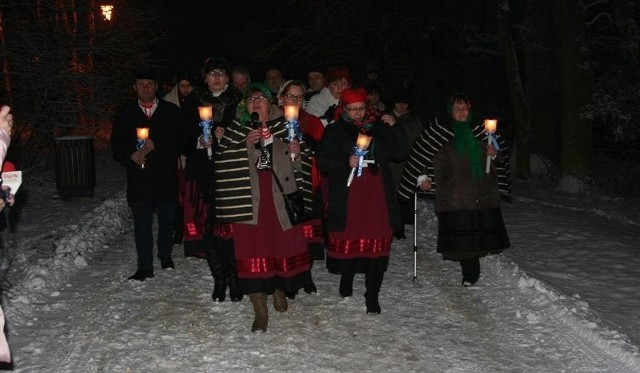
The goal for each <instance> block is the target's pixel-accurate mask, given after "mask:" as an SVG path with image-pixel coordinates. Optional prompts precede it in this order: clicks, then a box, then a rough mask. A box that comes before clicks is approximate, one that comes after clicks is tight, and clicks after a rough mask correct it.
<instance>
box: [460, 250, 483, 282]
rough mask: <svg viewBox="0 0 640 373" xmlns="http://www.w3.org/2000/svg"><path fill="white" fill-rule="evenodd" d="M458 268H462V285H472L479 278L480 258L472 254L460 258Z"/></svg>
mask: <svg viewBox="0 0 640 373" xmlns="http://www.w3.org/2000/svg"><path fill="white" fill-rule="evenodd" d="M460 268H461V269H462V286H464V287H470V286H474V285H475V284H476V282H478V279H479V278H480V258H478V257H477V256H474V257H473V258H468V259H462V260H460Z"/></svg>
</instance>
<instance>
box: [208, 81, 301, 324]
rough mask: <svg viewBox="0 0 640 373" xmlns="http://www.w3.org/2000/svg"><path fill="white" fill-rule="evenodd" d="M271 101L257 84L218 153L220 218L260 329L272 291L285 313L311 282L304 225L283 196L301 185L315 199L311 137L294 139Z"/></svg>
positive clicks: (278, 307)
mask: <svg viewBox="0 0 640 373" xmlns="http://www.w3.org/2000/svg"><path fill="white" fill-rule="evenodd" d="M272 100H273V98H272V96H271V92H270V91H269V88H268V87H267V86H266V85H264V84H259V83H253V84H251V85H250V86H249V88H248V90H247V95H246V98H245V102H246V109H247V113H244V114H247V115H241V118H245V119H244V120H238V121H234V122H233V123H231V124H229V125H228V127H227V130H226V132H225V136H224V139H223V141H222V142H221V144H220V147H219V150H218V152H217V153H216V155H215V156H214V162H215V180H214V182H215V213H216V219H217V222H218V224H227V225H229V227H228V229H227V230H228V231H231V232H232V234H233V241H234V246H235V255H236V263H237V267H238V282H239V287H240V289H241V290H242V292H243V293H244V294H249V298H250V299H251V303H252V304H253V308H254V313H255V318H254V321H253V324H252V326H251V330H252V331H253V332H256V331H266V329H267V325H268V320H269V318H268V312H267V296H268V295H269V294H273V306H274V308H275V310H276V311H278V312H285V311H286V310H287V308H288V304H287V298H286V296H285V292H288V291H296V290H298V289H300V288H302V287H303V286H304V285H306V284H308V283H309V282H310V280H311V272H310V260H309V252H308V250H307V245H306V241H305V238H304V233H303V227H302V225H301V224H298V225H295V226H292V224H291V222H290V221H289V217H288V214H287V212H286V208H285V203H284V197H283V193H284V194H290V193H293V192H296V191H298V190H299V189H300V190H302V192H303V195H304V198H305V201H307V202H310V201H311V190H310V185H311V182H310V168H311V164H310V162H309V156H308V151H307V148H306V145H305V144H304V141H297V140H294V141H289V140H288V131H287V128H286V122H285V120H284V118H282V117H280V118H278V119H275V120H269V107H270V105H271V102H272ZM290 153H294V154H296V157H295V159H294V160H293V161H292V160H291V158H290V156H289V154H290ZM279 185H281V187H282V189H283V192H281V191H280V187H279Z"/></svg>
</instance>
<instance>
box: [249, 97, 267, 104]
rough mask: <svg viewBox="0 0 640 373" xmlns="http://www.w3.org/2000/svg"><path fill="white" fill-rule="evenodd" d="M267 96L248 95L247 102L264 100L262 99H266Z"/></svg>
mask: <svg viewBox="0 0 640 373" xmlns="http://www.w3.org/2000/svg"><path fill="white" fill-rule="evenodd" d="M266 100H268V99H267V96H263V95H258V96H251V97H247V100H246V101H247V103H249V104H250V103H253V102H262V101H266Z"/></svg>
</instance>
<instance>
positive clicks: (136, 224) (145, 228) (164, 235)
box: [129, 202, 177, 271]
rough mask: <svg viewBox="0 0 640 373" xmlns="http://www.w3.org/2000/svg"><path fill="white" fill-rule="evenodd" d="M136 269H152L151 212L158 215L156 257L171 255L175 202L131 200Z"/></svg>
mask: <svg viewBox="0 0 640 373" xmlns="http://www.w3.org/2000/svg"><path fill="white" fill-rule="evenodd" d="M129 205H130V207H131V212H132V214H133V233H134V237H135V241H136V252H137V253H138V270H143V271H153V212H154V211H155V212H156V214H157V216H158V257H166V256H171V248H172V246H173V242H172V241H173V229H174V221H175V216H176V207H177V202H162V203H154V202H131V203H130V204H129Z"/></svg>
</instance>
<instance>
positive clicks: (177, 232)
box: [173, 205, 184, 245]
mask: <svg viewBox="0 0 640 373" xmlns="http://www.w3.org/2000/svg"><path fill="white" fill-rule="evenodd" d="M183 239H184V207H183V206H182V205H178V208H177V209H176V221H175V225H174V231H173V244H174V245H182V240H183Z"/></svg>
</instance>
